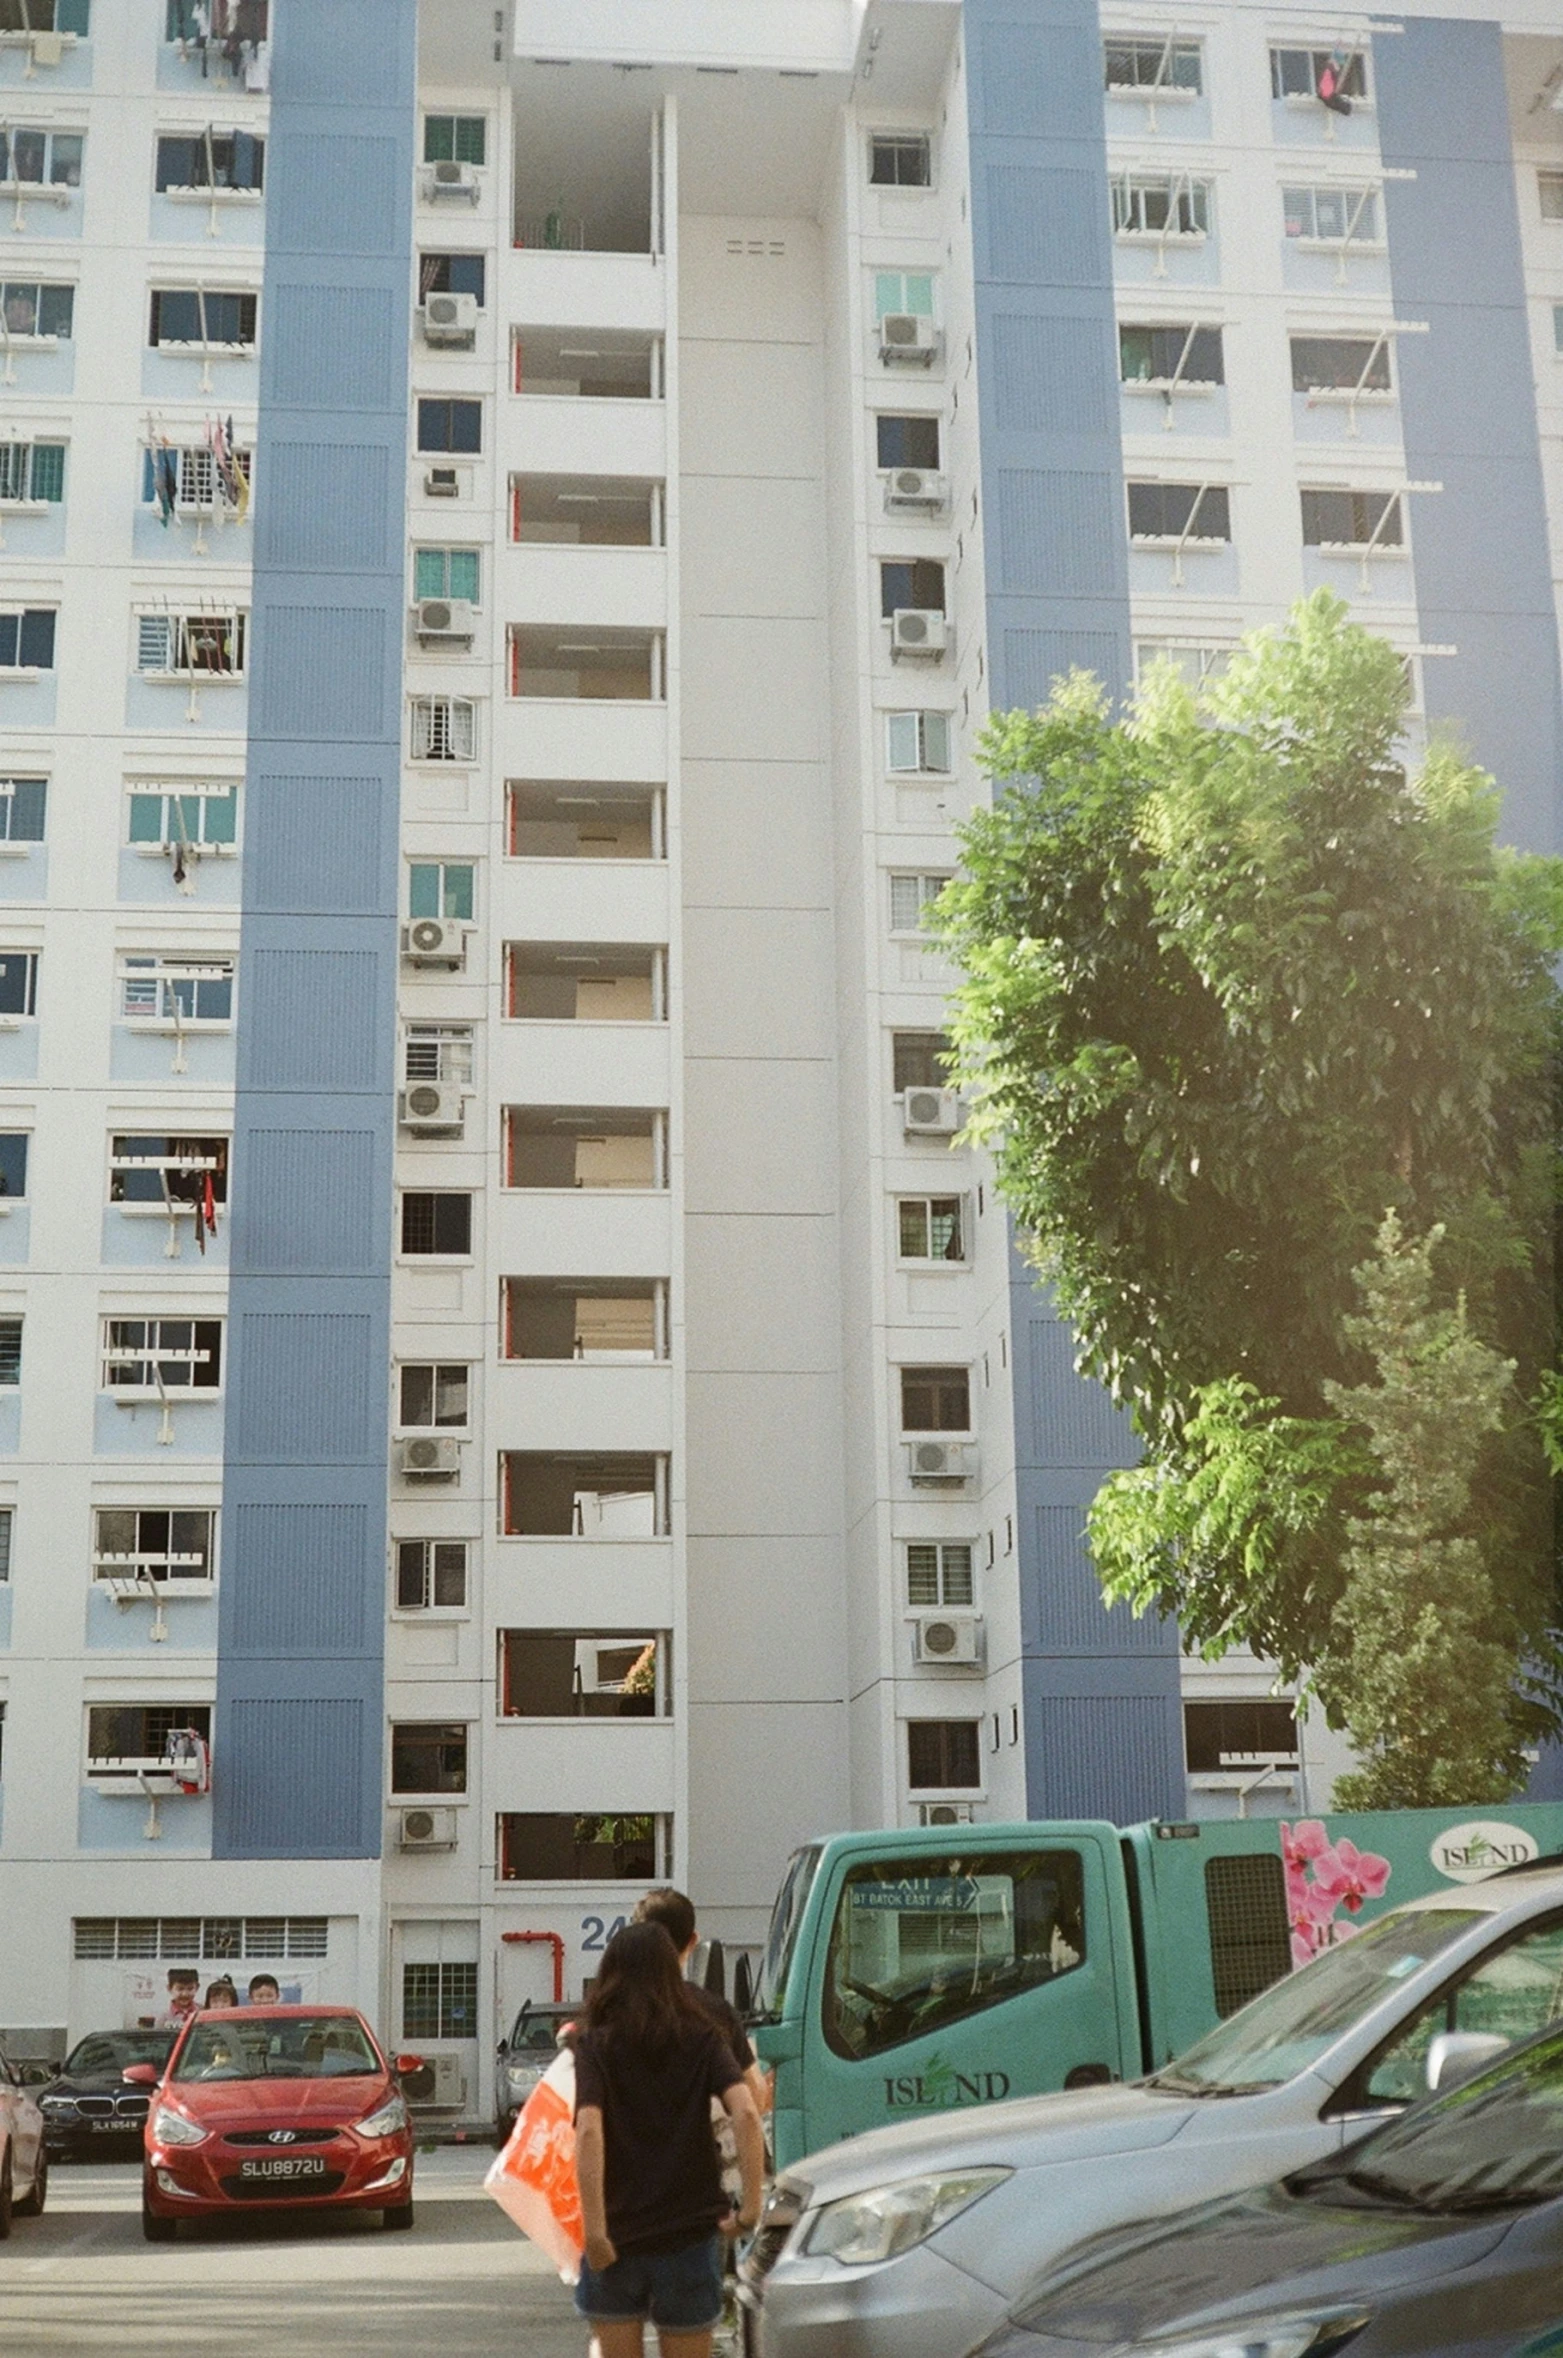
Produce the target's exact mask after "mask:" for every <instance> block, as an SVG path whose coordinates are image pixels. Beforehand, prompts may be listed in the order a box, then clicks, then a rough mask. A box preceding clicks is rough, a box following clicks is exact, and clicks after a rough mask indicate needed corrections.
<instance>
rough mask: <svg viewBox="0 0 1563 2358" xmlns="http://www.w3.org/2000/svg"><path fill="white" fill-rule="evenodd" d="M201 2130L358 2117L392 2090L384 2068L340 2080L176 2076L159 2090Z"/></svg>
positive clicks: (355, 2118)
mask: <svg viewBox="0 0 1563 2358" xmlns="http://www.w3.org/2000/svg"><path fill="white" fill-rule="evenodd" d="M158 2093H159V2095H160V2096H166V2097H167V2098H168V2100H169V2101H170V2103H173V2104H176V2105H178V2107H179V2109H180V2111H181V2112H187V2113H188V2114H189V2115H190V2118H191V2119H192V2120H197V2121H199V2122H200V2123H201V2125H202V2127H203V2128H212V2129H222V2128H226V2127H228V2126H230V2125H231V2124H234V2123H237V2122H241V2121H243V2122H249V2123H255V2124H260V2125H264V2124H265V2123H266V2122H267V2121H277V2122H283V2121H287V2122H294V2121H322V2122H324V2121H331V2122H336V2123H341V2122H344V2121H356V2120H361V2119H362V2118H363V2116H364V2114H365V2113H368V2112H373V2111H374V2110H375V2109H376V2107H377V2106H379V2105H381V2104H383V2103H384V2102H385V2100H386V2098H387V2097H388V2096H389V2095H390V2093H391V2083H390V2081H389V2080H388V2079H387V2078H386V2077H385V2075H384V2073H383V2072H373V2073H367V2074H365V2075H364V2076H363V2077H361V2078H360V2077H357V2076H354V2077H352V2078H349V2079H341V2080H294V2079H284V2078H280V2077H279V2078H277V2079H268V2080H208V2081H200V2080H179V2081H175V2082H174V2083H172V2084H171V2085H166V2086H164V2087H163V2088H161V2089H159V2091H158Z"/></svg>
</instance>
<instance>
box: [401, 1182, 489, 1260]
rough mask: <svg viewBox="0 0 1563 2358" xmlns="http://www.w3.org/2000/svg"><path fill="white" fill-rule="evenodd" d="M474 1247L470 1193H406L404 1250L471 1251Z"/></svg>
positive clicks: (403, 1217) (414, 1251) (425, 1251)
mask: <svg viewBox="0 0 1563 2358" xmlns="http://www.w3.org/2000/svg"><path fill="white" fill-rule="evenodd" d="M471 1250H472V1198H471V1196H470V1195H423V1194H416V1193H413V1192H411V1191H409V1192H408V1193H407V1194H405V1195H404V1196H403V1197H402V1251H403V1252H404V1253H453V1254H467V1253H470V1252H471Z"/></svg>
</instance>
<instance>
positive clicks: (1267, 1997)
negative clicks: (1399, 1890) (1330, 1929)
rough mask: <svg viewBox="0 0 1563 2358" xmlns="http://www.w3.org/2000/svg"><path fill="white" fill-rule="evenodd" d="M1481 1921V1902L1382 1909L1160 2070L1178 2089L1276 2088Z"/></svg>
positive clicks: (1158, 2083)
mask: <svg viewBox="0 0 1563 2358" xmlns="http://www.w3.org/2000/svg"><path fill="white" fill-rule="evenodd" d="M1480 1921H1481V1918H1480V1914H1479V1912H1478V1911H1477V1910H1476V1909H1474V1908H1428V1909H1425V1910H1419V1911H1418V1912H1417V1913H1415V1914H1412V1913H1411V1912H1409V1911H1407V1912H1406V1913H1404V1914H1399V1913H1397V1914H1395V1915H1390V1916H1381V1917H1380V1918H1379V1919H1378V1921H1377V1923H1375V1924H1369V1925H1367V1926H1366V1927H1365V1928H1364V1930H1363V1931H1361V1932H1358V1933H1355V1934H1354V1935H1353V1936H1352V1938H1351V1939H1350V1940H1348V1941H1344V1942H1342V1943H1341V1945H1340V1946H1339V1947H1338V1948H1329V1949H1326V1950H1325V1951H1324V1953H1323V1955H1322V1956H1318V1957H1315V1958H1314V1960H1313V1962H1312V1964H1311V1965H1304V1966H1303V1967H1302V1969H1301V1970H1300V1971H1299V1972H1297V1973H1293V1974H1290V1975H1289V1976H1288V1977H1287V1979H1286V1980H1285V1981H1278V1982H1274V1983H1272V1985H1271V1987H1270V1988H1269V1989H1267V1990H1264V1991H1262V1992H1261V1993H1260V1995H1259V1996H1258V1997H1257V1998H1254V1999H1251V2000H1250V2002H1249V2003H1248V2005H1246V2006H1245V2007H1243V2009H1242V2010H1241V2012H1240V2013H1237V2014H1234V2015H1231V2016H1230V2017H1229V2018H1228V2020H1227V2021H1225V2022H1223V2023H1221V2024H1219V2025H1218V2026H1217V2028H1216V2029H1215V2030H1213V2031H1212V2032H1211V2033H1210V2034H1209V2036H1208V2037H1207V2038H1203V2039H1201V2040H1200V2041H1199V2043H1198V2044H1197V2045H1196V2046H1193V2047H1190V2048H1189V2050H1188V2052H1187V2053H1186V2054H1183V2055H1179V2056H1177V2057H1176V2058H1175V2059H1174V2060H1173V2061H1172V2062H1171V2063H1169V2064H1168V2065H1167V2067H1166V2069H1165V2070H1164V2071H1159V2072H1157V2073H1156V2074H1155V2076H1154V2078H1153V2079H1152V2081H1151V2083H1150V2084H1151V2086H1152V2087H1153V2088H1162V2089H1165V2090H1166V2091H1167V2092H1168V2093H1169V2094H1171V2095H1185V2096H1188V2095H1192V2096H1219V2095H1231V2094H1235V2093H1237V2092H1239V2091H1242V2090H1246V2089H1250V2088H1274V2087H1278V2086H1279V2085H1280V2083H1281V2082H1282V2081H1283V2080H1290V2079H1295V2078H1296V2076H1297V2074H1298V2073H1299V2072H1300V2071H1306V2070H1307V2069H1308V2067H1309V2065H1310V2064H1311V2063H1314V2062H1316V2061H1317V2059H1318V2058H1319V2056H1321V2055H1322V2054H1323V2053H1324V2050H1325V2048H1326V2047H1328V2046H1330V2045H1332V2044H1333V2042H1334V2041H1335V2040H1336V2039H1338V2038H1339V2037H1340V2035H1341V2033H1342V2031H1344V2030H1349V2029H1350V2027H1351V2025H1352V2024H1353V2023H1354V2022H1357V2021H1360V2020H1361V2018H1362V2016H1363V2015H1364V2014H1366V2013H1367V2012H1368V2010H1369V2009H1370V2007H1373V2006H1376V2005H1377V2004H1378V2002H1379V2000H1380V1998H1382V1997H1384V1996H1385V1995H1386V1994H1387V1993H1388V1992H1389V1991H1390V1990H1392V1989H1393V1988H1394V1986H1395V1984H1396V1982H1397V1981H1404V1980H1406V1979H1407V1978H1408V1977H1409V1976H1410V1975H1411V1974H1413V1973H1415V1972H1417V1971H1418V1970H1419V1969H1420V1968H1421V1967H1422V1966H1423V1965H1425V1964H1426V1963H1427V1961H1428V1959H1429V1958H1430V1957H1436V1956H1437V1955H1438V1954H1439V1953H1440V1951H1441V1950H1444V1949H1446V1948H1448V1946H1449V1944H1450V1942H1451V1941H1454V1940H1457V1939H1458V1938H1459V1936H1460V1934H1461V1933H1462V1932H1464V1931H1466V1930H1467V1928H1468V1927H1469V1926H1470V1925H1472V1924H1476V1923H1479V1922H1480Z"/></svg>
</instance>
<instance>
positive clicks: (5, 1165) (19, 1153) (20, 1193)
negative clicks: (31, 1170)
mask: <svg viewBox="0 0 1563 2358" xmlns="http://www.w3.org/2000/svg"><path fill="white" fill-rule="evenodd" d="M27 1145H28V1134H27V1132H26V1131H25V1130H0V1202H3V1203H12V1204H19V1203H24V1202H25V1201H26V1198H27Z"/></svg>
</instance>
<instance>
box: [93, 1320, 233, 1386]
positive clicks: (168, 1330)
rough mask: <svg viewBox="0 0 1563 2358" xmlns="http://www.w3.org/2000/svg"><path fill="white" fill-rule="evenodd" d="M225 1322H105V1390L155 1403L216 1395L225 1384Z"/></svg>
mask: <svg viewBox="0 0 1563 2358" xmlns="http://www.w3.org/2000/svg"><path fill="white" fill-rule="evenodd" d="M222 1336H223V1330H222V1320H221V1319H220V1318H106V1319H105V1320H104V1322H103V1388H104V1390H105V1391H109V1392H121V1393H124V1392H138V1393H144V1394H147V1395H149V1396H151V1397H153V1398H157V1397H161V1395H162V1394H163V1393H165V1392H188V1391H204V1392H215V1391H216V1390H217V1389H218V1388H219V1387H220V1385H221V1383H222Z"/></svg>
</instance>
